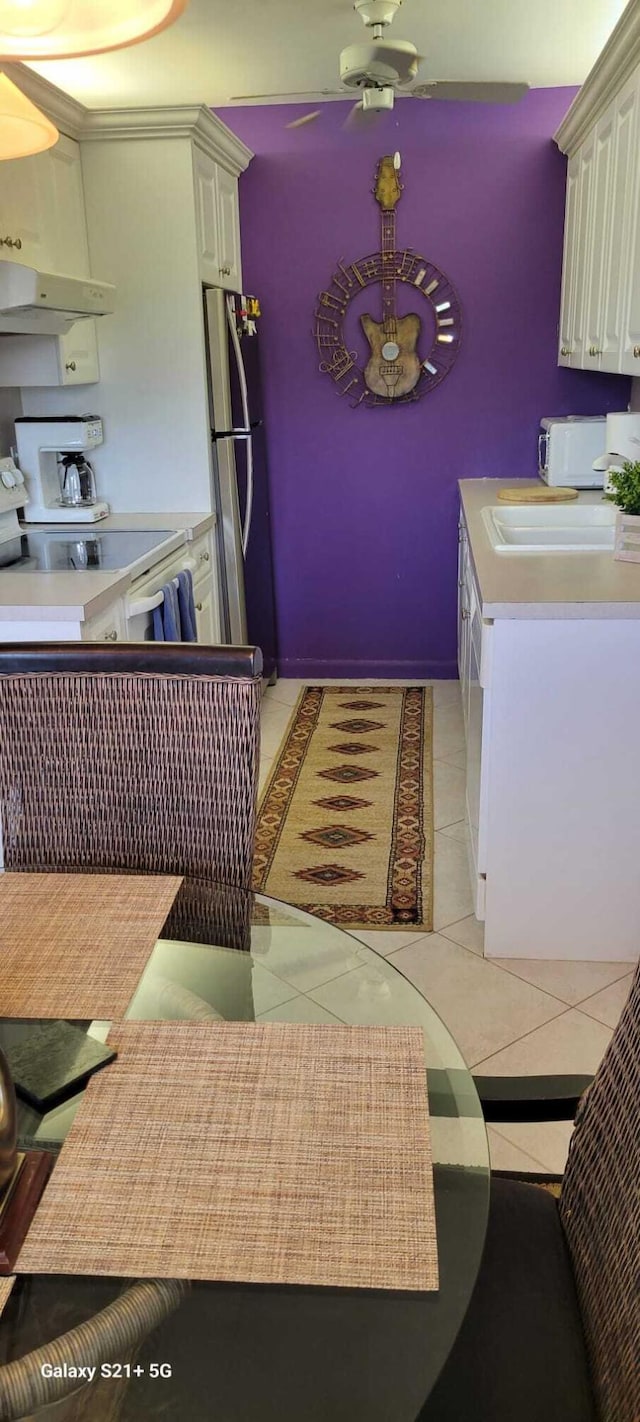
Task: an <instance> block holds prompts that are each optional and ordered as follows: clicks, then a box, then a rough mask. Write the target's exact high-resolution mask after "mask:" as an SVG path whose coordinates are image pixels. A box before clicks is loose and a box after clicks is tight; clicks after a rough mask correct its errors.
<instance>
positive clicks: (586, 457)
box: [538, 415, 607, 489]
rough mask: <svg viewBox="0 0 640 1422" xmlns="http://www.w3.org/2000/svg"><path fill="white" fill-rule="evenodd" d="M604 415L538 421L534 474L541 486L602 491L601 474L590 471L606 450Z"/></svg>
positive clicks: (560, 417) (565, 416)
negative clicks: (539, 479) (535, 472)
mask: <svg viewBox="0 0 640 1422" xmlns="http://www.w3.org/2000/svg"><path fill="white" fill-rule="evenodd" d="M606 428H607V421H606V418H605V416H604V415H562V416H558V418H556V419H548V420H541V421H540V433H539V435H538V472H539V474H540V478H541V479H544V482H545V484H560V485H562V486H564V487H566V488H569V489H602V488H603V487H604V474H603V473H602V472H601V471H600V472H597V471H596V470H595V469H594V468H593V461H594V459H601V457H602V455H603V454H604V453H605V450H606Z"/></svg>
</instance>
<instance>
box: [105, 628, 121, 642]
mask: <svg viewBox="0 0 640 1422" xmlns="http://www.w3.org/2000/svg"><path fill="white" fill-rule="evenodd" d="M102 640H103V642H117V640H118V633H117V632H116V631H115V629H114V631H113V632H105V634H104V637H103V639H102Z"/></svg>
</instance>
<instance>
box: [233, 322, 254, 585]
mask: <svg viewBox="0 0 640 1422" xmlns="http://www.w3.org/2000/svg"><path fill="white" fill-rule="evenodd" d="M227 322H228V325H229V333H230V336H231V344H232V346H233V351H234V354H235V358H236V363H237V366H238V379H239V381H240V396H241V399H242V413H243V416H244V426H245V427H244V430H243V431H242V433H241V435H240V438H243V437H244V438H245V439H246V441H247V503H246V507H245V512H244V525H243V529H242V552H243V554H244V556H245V557H246V554H247V545H248V543H249V533H250V531H251V514H252V510H253V445H252V440H251V432H250V431H251V425H250V419H249V392H248V390H247V376H246V372H245V368H244V361H243V359H242V348H241V346H240V337H239V336H238V328H237V326H236V313H235V307H234V304H233V297H232V296H228V297H227ZM239 433H240V432H239Z"/></svg>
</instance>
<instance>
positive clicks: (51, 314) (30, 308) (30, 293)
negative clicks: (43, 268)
mask: <svg viewBox="0 0 640 1422" xmlns="http://www.w3.org/2000/svg"><path fill="white" fill-rule="evenodd" d="M115 296H116V289H115V286H110V285H109V283H108V282H106V281H94V280H93V278H92V277H70V276H60V275H56V274H55V273H52V272H40V271H37V270H36V268H35V267H25V266H22V265H21V263H20V262H7V261H0V333H4V334H7V333H8V332H10V333H14V334H16V335H20V334H22V335H31V336H60V335H64V332H65V331H68V330H69V328H70V326H72V325H73V323H74V321H80V320H82V319H83V318H86V317H87V316H108V315H109V314H110V313H111V312H112V311H114V310H115Z"/></svg>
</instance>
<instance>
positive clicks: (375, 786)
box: [253, 686, 433, 933]
mask: <svg viewBox="0 0 640 1422" xmlns="http://www.w3.org/2000/svg"><path fill="white" fill-rule="evenodd" d="M432 727H433V696H432V692H431V688H430V687H417V686H410V687H406V686H375V687H355V688H354V687H353V686H349V687H346V686H308V687H306V688H305V690H304V691H303V692H302V694H301V696H300V699H299V701H298V704H297V707H296V711H295V715H294V719H293V722H292V724H291V727H290V730H289V732H288V734H287V738H286V740H285V742H284V745H283V749H282V750H281V752H280V755H279V756H278V759H277V761H276V764H275V766H274V768H273V770H272V773H271V776H270V778H269V781H268V783H267V786H266V788H265V791H264V794H263V797H262V801H261V805H260V811H259V816H258V830H257V836H256V853H255V860H254V874H253V887H254V889H256V890H257V891H259V892H260V893H265V894H271V895H273V897H274V898H278V899H284V900H285V901H286V902H287V903H290V904H295V905H297V907H299V908H303V909H306V910H307V911H308V912H309V913H314V914H317V915H318V917H319V918H323V919H326V920H328V921H329V922H330V923H334V924H337V925H338V926H340V927H343V928H363V929H364V928H370V929H375V928H380V929H394V928H397V929H405V930H406V929H407V928H417V929H418V928H419V929H422V931H423V932H425V933H429V932H430V931H431V928H432V915H433V791H432V779H433V777H432Z"/></svg>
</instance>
